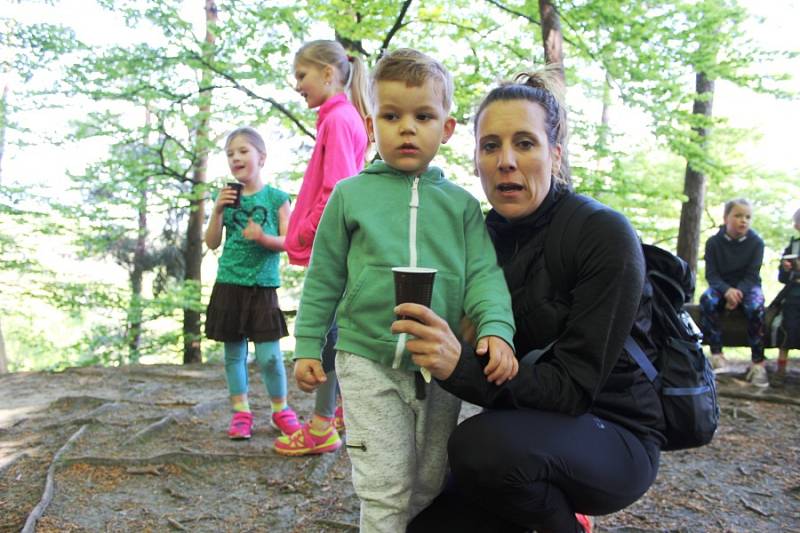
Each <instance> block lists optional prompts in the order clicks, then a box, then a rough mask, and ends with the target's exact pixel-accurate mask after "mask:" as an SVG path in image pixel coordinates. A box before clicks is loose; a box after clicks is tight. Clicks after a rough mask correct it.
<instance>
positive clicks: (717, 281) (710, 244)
mask: <svg viewBox="0 0 800 533" xmlns="http://www.w3.org/2000/svg"><path fill="white" fill-rule="evenodd" d="M713 239H714V238H713V237H710V238H709V239H708V240H707V241H706V252H705V262H706V281H707V282H708V286H709V287H711V288H712V289H714V290H715V291H717V292H719V293H721V294H725V292H726V291H727V290H728V289H730V288H731V286H730V285H728V284H727V283H725V280H723V279H722V276H721V275H720V273H719V265H718V264H717V256H716V254H715V253H714V241H713Z"/></svg>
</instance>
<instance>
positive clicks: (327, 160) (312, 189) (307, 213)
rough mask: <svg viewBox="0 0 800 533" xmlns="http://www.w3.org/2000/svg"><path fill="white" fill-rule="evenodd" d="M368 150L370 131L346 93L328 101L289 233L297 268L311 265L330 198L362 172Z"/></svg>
mask: <svg viewBox="0 0 800 533" xmlns="http://www.w3.org/2000/svg"><path fill="white" fill-rule="evenodd" d="M366 150H367V131H366V129H365V127H364V121H363V120H362V118H361V115H359V114H358V111H357V110H356V108H355V107H354V106H353V104H351V103H350V101H349V100H348V99H347V96H345V94H344V93H339V94H337V95H335V96H332V97H330V98H328V100H327V101H325V103H324V104H322V105H321V106H320V108H319V116H318V117H317V141H316V144H315V145H314V151H313V152H312V153H311V161H309V162H308V168H307V169H306V173H305V174H304V175H303V184H302V185H301V186H300V192H299V193H298V195H297V201H296V202H295V205H294V208H293V209H292V216H291V218H290V219H289V229H288V231H287V233H286V241H285V243H286V253H287V254H288V255H289V262H290V263H292V264H293V265H301V266H308V260H309V259H310V257H311V244H312V243H313V242H314V235H315V234H316V233H317V225H318V224H319V219H320V217H322V211H323V210H324V209H325V204H326V203H327V202H328V197H329V196H330V195H331V192H332V191H333V187H334V186H335V185H336V183H337V182H338V181H340V180H342V179H344V178H349V177H350V176H355V175H356V174H358V173H359V172H361V169H362V168H364V157H365V154H366ZM301 239H302V241H303V244H301V243H300V240H301Z"/></svg>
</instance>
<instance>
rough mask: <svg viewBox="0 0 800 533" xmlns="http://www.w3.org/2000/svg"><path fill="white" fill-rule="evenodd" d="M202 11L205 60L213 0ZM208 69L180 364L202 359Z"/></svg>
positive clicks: (197, 150)
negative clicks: (204, 24)
mask: <svg viewBox="0 0 800 533" xmlns="http://www.w3.org/2000/svg"><path fill="white" fill-rule="evenodd" d="M205 11H206V39H205V43H204V46H203V55H204V56H205V57H206V59H210V56H211V55H213V53H214V31H215V30H216V24H217V4H216V2H214V0H205ZM211 82H212V74H211V71H210V70H209V69H207V68H204V69H203V71H202V76H201V82H200V93H199V105H198V113H197V128H196V129H195V154H196V155H197V159H196V161H195V164H194V170H193V172H192V177H193V180H192V194H191V198H192V200H191V203H190V213H189V223H188V227H187V229H186V250H185V253H184V259H185V265H186V278H185V283H186V284H187V286H188V287H189V288H190V289H191V291H190V292H191V294H192V296H191V300H192V302H191V303H190V304H189V305H187V307H186V308H184V311H183V363H184V364H188V363H199V362H201V361H202V352H201V350H200V311H199V309H200V294H201V291H200V288H201V281H202V280H201V279H200V264H201V263H202V261H203V222H204V220H205V205H204V201H203V194H204V191H203V185H204V184H205V182H206V170H207V166H208V145H209V134H208V122H209V115H210V113H211V90H210V89H209V87H210V86H211Z"/></svg>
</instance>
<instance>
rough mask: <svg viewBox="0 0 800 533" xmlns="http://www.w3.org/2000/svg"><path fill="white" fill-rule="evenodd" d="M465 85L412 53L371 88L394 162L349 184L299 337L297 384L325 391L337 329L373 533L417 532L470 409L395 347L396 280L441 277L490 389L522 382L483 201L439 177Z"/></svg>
mask: <svg viewBox="0 0 800 533" xmlns="http://www.w3.org/2000/svg"><path fill="white" fill-rule="evenodd" d="M452 93H453V83H452V79H451V77H450V75H449V73H448V72H447V71H446V70H445V68H444V67H443V66H442V65H441V64H440V63H439V62H438V61H436V60H434V59H432V58H430V57H428V56H426V55H425V54H422V53H420V52H417V51H415V50H410V49H401V50H396V51H394V52H391V53H389V54H387V55H385V56H384V57H383V58H382V59H381V60H380V61H378V64H377V65H376V66H375V69H374V71H373V72H372V75H371V80H370V96H371V100H372V107H371V114H370V116H369V117H368V118H367V130H368V132H369V135H370V138H371V139H372V140H374V141H375V142H376V144H377V149H378V152H379V153H380V155H381V158H382V159H383V161H379V162H376V163H373V164H372V165H370V166H369V167H368V168H366V169H365V170H364V171H362V172H361V174H359V175H357V176H355V177H352V178H348V179H346V180H343V181H341V182H339V183H338V184H337V186H336V188H335V189H334V191H333V193H332V195H331V197H330V200H329V201H328V204H327V206H326V208H325V212H324V213H323V216H322V219H321V221H320V224H319V227H318V230H317V235H316V238H315V240H314V246H313V250H312V255H311V262H310V265H309V269H308V272H307V275H306V280H305V285H304V287H303V294H302V296H301V299H300V307H299V309H298V313H297V322H296V326H295V338H296V347H295V355H294V358H295V378H296V379H297V382H298V385H299V386H300V388H301V389H303V390H306V391H309V390H313V389H314V388H315V387H316V386H317V385H319V384H320V383H322V382H324V380H325V374H324V372H323V371H322V366H321V364H320V361H319V353H320V348H321V346H322V343H323V342H324V340H325V333H326V332H327V331H328V328H329V326H330V324H331V323H332V322H333V319H334V316H336V322H337V324H338V326H339V340H338V342H337V343H336V349H337V361H336V369H337V375H338V378H339V384H340V387H341V390H342V399H343V403H344V413H345V425H346V427H347V443H346V446H347V449H348V454H349V456H350V460H351V462H352V465H353V485H354V487H355V491H356V494H357V495H358V497H359V498H360V500H361V520H360V522H361V524H360V528H361V529H360V530H361V531H362V532H363V533H371V532H379V531H386V532H397V531H405V528H406V524H407V523H408V521H409V520H410V519H411V518H413V516H415V515H416V514H417V513H418V512H419V511H421V510H422V509H424V508H425V507H426V506H427V505H428V504H429V503H430V502H431V501H432V500H433V498H434V497H436V495H438V494H439V492H440V490H441V488H442V484H443V481H444V475H445V471H446V463H447V439H448V437H449V435H450V433H451V431H452V429H453V428H454V427H455V425H456V422H457V418H458V412H459V409H460V401H459V400H458V399H457V398H455V397H453V396H451V395H450V394H449V393H447V392H445V391H444V390H442V389H441V388H440V387H439V385H438V384H437V383H436V382H433V383H426V382H425V381H423V380H422V378H421V377H420V372H419V367H418V366H417V365H415V364H414V362H413V361H412V360H411V355H410V353H409V352H408V351H407V350H405V349H404V340H405V337H404V336H400V337H399V338H398V336H396V335H393V334H392V332H391V330H390V327H391V324H392V322H393V321H394V320H396V317H395V315H394V311H393V308H394V306H395V302H394V285H393V275H392V267H396V266H419V267H429V268H435V269H437V273H436V281H435V284H434V292H433V298H432V304H431V308H432V309H433V311H434V312H436V313H437V314H438V315H439V316H441V317H444V318H445V319H446V320H447V322H448V323H449V324H450V327H451V328H452V329H454V330H455V331H457V330H458V329H457V328H458V326H459V322H460V320H461V318H462V317H463V316H464V315H466V316H467V317H469V319H470V320H471V321H472V322H473V323H474V324H475V328H476V331H477V338H478V339H479V340H478V348H479V352H482V353H483V354H484V355H485V354H486V353H487V351H488V354H489V362H488V364H487V366H486V368H487V371H486V374H487V379H489V380H490V381H492V382H494V383H497V384H500V383H502V382H504V381H506V380H508V379H511V378H512V377H513V376H514V375H516V371H517V361H516V358H515V357H514V353H513V348H512V346H513V337H514V323H513V318H512V312H511V301H510V296H509V294H508V289H507V287H506V283H505V279H504V277H503V273H502V271H501V270H500V268H499V267H498V266H497V259H496V256H495V253H494V248H493V246H492V244H491V242H490V240H489V236H488V234H487V232H486V229H485V226H484V223H483V215H482V213H481V210H480V205H479V203H478V201H477V200H476V199H475V198H473V197H472V196H471V195H470V194H469V193H468V192H466V191H465V190H464V189H462V188H461V187H458V186H457V185H455V184H453V183H451V182H449V181H447V180H446V179H445V178H444V175H443V173H442V171H441V170H440V169H439V168H436V167H432V166H429V164H430V162H431V160H432V159H433V158H434V156H435V155H436V153H437V151H438V148H439V145H440V144H444V143H445V142H447V140H448V139H449V138H450V136H451V135H452V133H453V129H454V128H455V119H453V118H452V117H451V116H449V112H450V104H451V100H452ZM324 442H325V435H313V434H311V432H310V431H309V432H308V434H307V435H305V434H303V433H298V434H296V435H294V436H292V437H291V438H289V437H285V438H279V440H278V441H277V442H276V451H278V452H279V453H284V454H287V455H292V452H293V451H296V452H297V454H298V455H299V454H307V453H313V449H314V448H315V447H316V446H324Z"/></svg>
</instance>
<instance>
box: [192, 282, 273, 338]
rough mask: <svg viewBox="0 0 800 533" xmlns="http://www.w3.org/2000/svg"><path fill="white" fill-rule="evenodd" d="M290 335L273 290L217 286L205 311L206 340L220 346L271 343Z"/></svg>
mask: <svg viewBox="0 0 800 533" xmlns="http://www.w3.org/2000/svg"><path fill="white" fill-rule="evenodd" d="M288 334H289V330H288V328H287V327H286V320H285V319H284V317H283V312H282V311H281V308H280V305H279V304H278V294H277V292H276V291H275V288H274V287H244V286H242V285H233V284H231V283H215V284H214V288H213V290H212V291H211V299H210V300H209V302H208V309H207V310H206V337H208V338H209V339H213V340H215V341H221V342H235V341H241V340H245V339H248V340H251V341H253V342H269V341H276V340H278V339H280V338H281V337H286V336H287V335H288Z"/></svg>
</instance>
